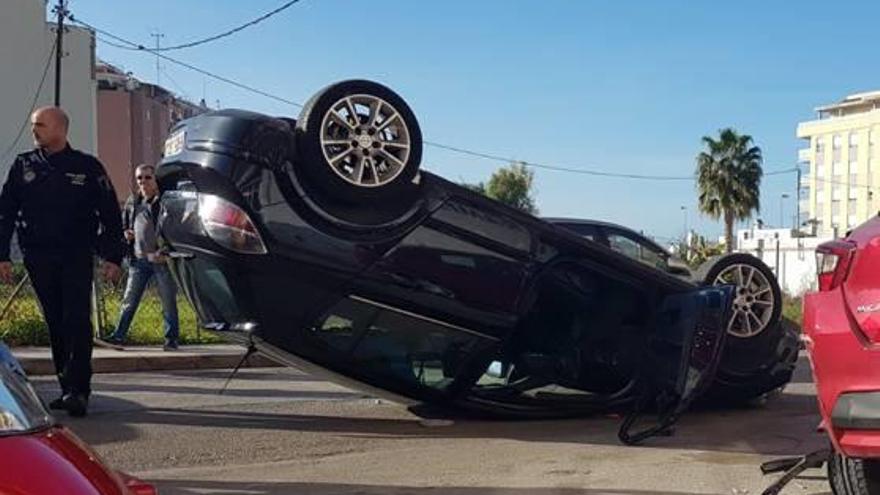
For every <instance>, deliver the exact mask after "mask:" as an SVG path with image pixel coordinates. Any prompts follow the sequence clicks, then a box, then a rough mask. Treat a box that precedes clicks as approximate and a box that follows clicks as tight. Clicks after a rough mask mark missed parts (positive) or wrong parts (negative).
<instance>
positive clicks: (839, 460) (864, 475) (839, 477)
mask: <svg viewBox="0 0 880 495" xmlns="http://www.w3.org/2000/svg"><path fill="white" fill-rule="evenodd" d="M828 481H829V482H830V483H831V490H832V491H833V492H834V495H880V461H877V460H872V459H854V458H852V457H846V456H844V455H842V454H839V453H835V454H833V455H832V456H831V459H829V461H828Z"/></svg>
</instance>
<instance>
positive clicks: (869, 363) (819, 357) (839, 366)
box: [803, 289, 880, 458]
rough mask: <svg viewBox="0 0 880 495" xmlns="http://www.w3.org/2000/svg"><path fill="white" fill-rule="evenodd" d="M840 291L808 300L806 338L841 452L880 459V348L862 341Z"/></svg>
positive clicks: (827, 423) (828, 425) (828, 424)
mask: <svg viewBox="0 0 880 495" xmlns="http://www.w3.org/2000/svg"><path fill="white" fill-rule="evenodd" d="M848 311H849V310H848V309H847V307H846V302H845V301H844V295H843V292H842V291H841V290H840V289H837V290H833V291H828V292H815V293H810V294H807V295H805V296H804V325H803V329H804V334H805V336H806V345H807V350H808V351H809V354H810V364H811V366H812V371H813V380H814V382H815V384H816V391H817V396H818V400H819V410H820V413H821V415H822V421H823V425H824V427H825V429H826V431H827V432H828V435H829V437H830V438H831V441H832V443H833V444H834V446H835V447H836V449H837V450H838V451H839V452H841V453H843V454H845V455H847V456H850V457H859V458H866V457H873V458H880V348H877V347H876V346H873V345H871V344H868V343H867V342H866V341H865V340H864V339H862V338H861V334H860V333H859V330H858V329H857V328H855V326H854V323H853V322H852V320H851V319H850V316H849V313H848Z"/></svg>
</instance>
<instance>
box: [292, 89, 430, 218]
mask: <svg viewBox="0 0 880 495" xmlns="http://www.w3.org/2000/svg"><path fill="white" fill-rule="evenodd" d="M296 134H297V160H296V162H297V164H296V165H297V168H299V169H301V170H302V172H303V173H304V175H305V176H306V178H307V179H308V180H309V181H311V182H312V183H313V185H314V186H316V188H317V189H319V190H320V191H321V192H323V193H324V194H326V195H328V196H329V197H330V198H332V199H333V200H337V201H341V202H345V203H349V204H364V203H368V204H369V203H371V202H376V201H394V200H395V199H396V198H401V197H407V198H409V197H412V195H411V194H407V192H408V190H409V189H412V188H414V187H415V182H416V178H417V174H418V170H419V165H420V163H421V159H422V134H421V130H420V128H419V124H418V121H417V120H416V118H415V116H414V115H413V112H412V110H410V108H409V106H408V105H407V104H406V102H405V101H404V100H403V98H401V97H400V96H398V95H397V94H396V93H394V92H393V91H391V90H390V89H388V88H386V87H385V86H383V85H381V84H378V83H375V82H372V81H364V80H349V81H342V82H337V83H335V84H331V85H330V86H327V87H326V88H324V89H322V90H321V91H319V92H318V93H317V94H315V95H314V96H313V97H312V98H311V99H310V100H309V101H308V102H307V103H306V105H305V106H304V107H303V109H302V112H301V113H300V115H299V119H297V123H296Z"/></svg>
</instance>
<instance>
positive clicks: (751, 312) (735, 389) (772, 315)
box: [697, 253, 799, 403]
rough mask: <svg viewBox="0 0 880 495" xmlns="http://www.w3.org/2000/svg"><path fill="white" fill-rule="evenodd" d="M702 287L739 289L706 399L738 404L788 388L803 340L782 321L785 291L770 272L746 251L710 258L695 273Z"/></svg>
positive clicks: (791, 326) (762, 263) (790, 326)
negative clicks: (722, 348)
mask: <svg viewBox="0 0 880 495" xmlns="http://www.w3.org/2000/svg"><path fill="white" fill-rule="evenodd" d="M697 277H698V281H700V282H702V283H703V284H704V285H733V286H735V287H736V290H735V294H734V301H733V311H732V315H731V318H730V320H728V322H727V333H728V336H727V342H726V344H725V346H724V350H723V353H722V356H721V362H720V363H719V365H718V371H717V373H716V377H715V381H714V383H713V385H712V387H711V388H710V389H709V390H708V391H707V394H706V396H705V398H704V400H707V401H709V402H724V403H738V402H746V401H749V400H752V399H756V398H760V397H762V396H765V395H766V394H769V393H772V392H773V391H775V390H778V389H780V388H781V387H783V386H785V384H786V383H788V381H789V380H790V379H791V374H792V372H793V370H794V365H795V362H796V360H797V354H798V346H799V337H798V333H797V328H796V327H795V326H794V325H789V324H787V322H786V321H782V319H781V314H782V291H781V290H780V288H779V282H778V281H777V280H776V277H775V276H774V275H773V272H772V271H770V268H769V267H768V266H767V265H766V264H764V262H762V261H761V260H760V259H758V258H756V257H754V256H751V255H749V254H744V253H734V254H728V255H725V256H719V257H716V258H712V259H710V260H709V261H707V262H706V263H704V264H703V266H701V267H700V269H699V270H698V271H697Z"/></svg>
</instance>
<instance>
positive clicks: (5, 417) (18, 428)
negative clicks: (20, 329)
mask: <svg viewBox="0 0 880 495" xmlns="http://www.w3.org/2000/svg"><path fill="white" fill-rule="evenodd" d="M3 352H4V349H3V348H2V347H0V436H6V435H18V434H21V433H25V432H28V431H32V430H36V429H40V428H44V427H46V426H49V425H50V424H51V423H52V417H51V416H50V415H49V413H48V412H47V411H46V409H45V408H44V407H43V404H42V403H41V402H40V399H39V397H37V394H36V392H35V391H34V389H33V387H32V386H31V384H30V383H29V382H28V381H27V378H25V376H24V374H23V373H21V372H20V368H19V367H18V364H17V363H16V362H15V361H14V360H6V359H3ZM7 352H8V351H7Z"/></svg>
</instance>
